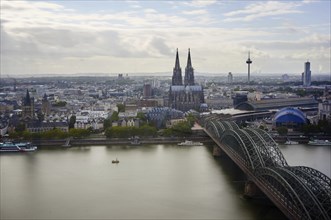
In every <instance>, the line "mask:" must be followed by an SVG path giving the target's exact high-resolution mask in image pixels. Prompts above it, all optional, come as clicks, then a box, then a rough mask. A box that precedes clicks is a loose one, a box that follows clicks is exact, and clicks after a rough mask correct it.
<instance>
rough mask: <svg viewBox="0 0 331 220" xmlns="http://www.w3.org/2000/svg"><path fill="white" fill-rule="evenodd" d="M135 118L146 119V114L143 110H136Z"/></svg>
mask: <svg viewBox="0 0 331 220" xmlns="http://www.w3.org/2000/svg"><path fill="white" fill-rule="evenodd" d="M137 118H139V119H140V120H141V121H146V120H147V119H146V115H145V113H143V112H138V113H137Z"/></svg>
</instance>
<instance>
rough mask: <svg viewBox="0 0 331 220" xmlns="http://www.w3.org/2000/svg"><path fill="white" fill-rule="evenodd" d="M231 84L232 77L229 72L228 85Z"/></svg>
mask: <svg viewBox="0 0 331 220" xmlns="http://www.w3.org/2000/svg"><path fill="white" fill-rule="evenodd" d="M232 83H233V75H232V73H231V72H229V74H228V84H232Z"/></svg>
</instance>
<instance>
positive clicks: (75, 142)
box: [31, 136, 213, 147]
mask: <svg viewBox="0 0 331 220" xmlns="http://www.w3.org/2000/svg"><path fill="white" fill-rule="evenodd" d="M139 140H140V144H177V143H180V142H183V141H185V140H192V141H197V142H202V143H213V140H212V139H211V138H209V137H208V136H203V137H197V136H194V137H144V138H140V139H139ZM31 142H32V143H33V144H34V145H36V146H38V147H66V145H68V146H71V147H75V146H87V145H89V146H91V145H131V140H130V139H129V138H82V139H70V141H69V143H68V139H57V140H50V139H48V140H44V139H38V140H31Z"/></svg>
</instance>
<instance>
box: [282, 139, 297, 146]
mask: <svg viewBox="0 0 331 220" xmlns="http://www.w3.org/2000/svg"><path fill="white" fill-rule="evenodd" d="M285 144H286V145H292V144H299V142H297V141H291V140H287V141H286V142H285Z"/></svg>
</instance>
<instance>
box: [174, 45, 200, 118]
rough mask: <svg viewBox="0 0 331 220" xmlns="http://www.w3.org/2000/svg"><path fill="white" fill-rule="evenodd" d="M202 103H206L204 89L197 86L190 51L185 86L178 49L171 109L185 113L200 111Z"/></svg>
mask: <svg viewBox="0 0 331 220" xmlns="http://www.w3.org/2000/svg"><path fill="white" fill-rule="evenodd" d="M202 103H204V95H203V88H202V86H201V85H196V84H195V81H194V69H193V67H192V62H191V54H190V50H189V51H188V58H187V65H186V68H185V77H184V85H183V80H182V74H181V68H180V65H179V57H178V49H177V52H176V61H175V67H174V71H173V75H172V85H171V86H170V89H169V107H171V108H174V109H177V110H181V111H183V112H186V111H189V110H191V109H194V110H197V111H199V110H200V109H201V104H202Z"/></svg>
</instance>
